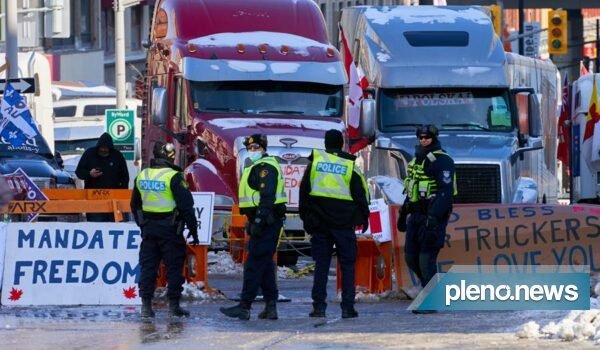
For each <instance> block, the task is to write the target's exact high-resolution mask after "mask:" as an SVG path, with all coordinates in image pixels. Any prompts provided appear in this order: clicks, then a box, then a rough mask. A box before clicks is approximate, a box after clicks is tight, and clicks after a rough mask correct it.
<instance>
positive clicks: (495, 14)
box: [488, 5, 503, 38]
mask: <svg viewBox="0 0 600 350" xmlns="http://www.w3.org/2000/svg"><path fill="white" fill-rule="evenodd" d="M488 7H489V8H490V15H491V17H492V24H493V25H494V32H496V35H498V37H500V38H502V34H503V33H502V7H500V6H498V5H490V6H488Z"/></svg>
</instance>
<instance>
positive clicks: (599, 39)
mask: <svg viewBox="0 0 600 350" xmlns="http://www.w3.org/2000/svg"><path fill="white" fill-rule="evenodd" d="M599 48H600V19H597V20H596V60H595V61H594V67H596V73H600V55H598V52H600V50H598V49H599Z"/></svg>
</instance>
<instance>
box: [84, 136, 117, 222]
mask: <svg viewBox="0 0 600 350" xmlns="http://www.w3.org/2000/svg"><path fill="white" fill-rule="evenodd" d="M75 174H76V175H77V177H78V178H80V179H82V180H84V182H85V188H86V189H127V188H128V186H129V171H128V170H127V162H126V161H125V157H123V154H122V153H121V152H120V151H119V150H117V149H115V147H114V145H113V140H112V137H110V135H109V134H108V133H106V132H105V133H103V134H102V135H101V136H100V138H99V139H98V142H97V143H96V146H95V147H90V148H88V149H87V150H86V151H85V152H84V153H83V155H82V156H81V159H80V160H79V164H77V169H76V170H75ZM87 220H88V221H114V215H113V214H112V213H110V214H109V213H106V214H105V213H90V214H87Z"/></svg>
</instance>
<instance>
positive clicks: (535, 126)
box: [528, 94, 542, 137]
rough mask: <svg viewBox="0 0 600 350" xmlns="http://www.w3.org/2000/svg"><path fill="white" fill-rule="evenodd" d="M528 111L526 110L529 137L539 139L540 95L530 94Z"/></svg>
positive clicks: (540, 126)
mask: <svg viewBox="0 0 600 350" xmlns="http://www.w3.org/2000/svg"><path fill="white" fill-rule="evenodd" d="M528 97H529V101H528V102H529V109H528V120H529V136H531V137H540V136H542V115H541V111H540V98H541V95H540V94H530V95H529V96H528Z"/></svg>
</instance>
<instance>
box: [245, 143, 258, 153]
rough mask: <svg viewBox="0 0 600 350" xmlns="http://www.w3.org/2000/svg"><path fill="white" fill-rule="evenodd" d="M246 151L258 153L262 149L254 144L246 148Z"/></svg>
mask: <svg viewBox="0 0 600 350" xmlns="http://www.w3.org/2000/svg"><path fill="white" fill-rule="evenodd" d="M246 149H247V150H248V151H258V150H259V149H261V147H260V145H259V144H257V143H253V144H251V145H248V147H246Z"/></svg>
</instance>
